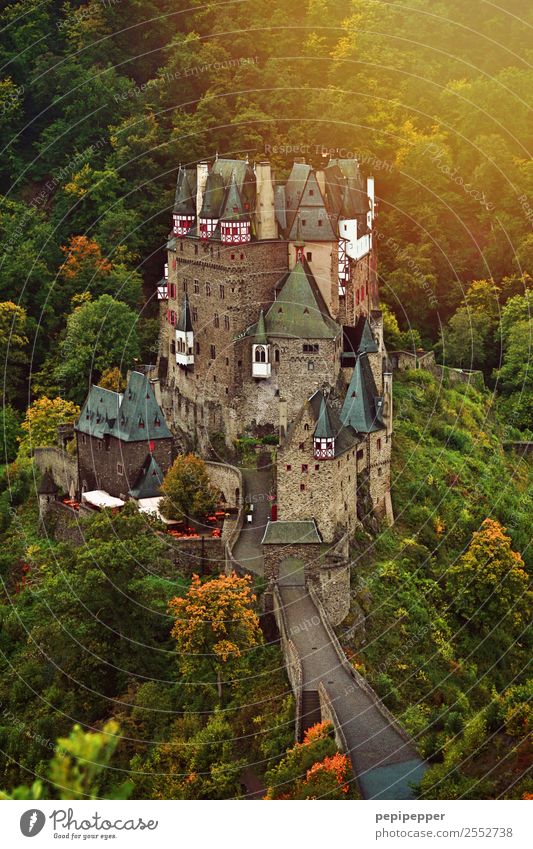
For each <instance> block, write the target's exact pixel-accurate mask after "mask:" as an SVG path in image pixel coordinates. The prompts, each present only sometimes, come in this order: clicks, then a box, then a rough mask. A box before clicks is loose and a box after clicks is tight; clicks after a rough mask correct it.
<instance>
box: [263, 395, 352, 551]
mask: <svg viewBox="0 0 533 849" xmlns="http://www.w3.org/2000/svg"><path fill="white" fill-rule="evenodd" d="M306 426H307V429H306ZM314 427H315V425H314V422H312V420H311V416H310V414H309V411H308V410H307V409H305V410H304V411H303V413H302V415H301V416H300V417H299V418H298V419H297V420H296V422H295V423H294V426H293V429H292V431H291V433H290V439H289V440H288V442H286V443H285V445H284V447H283V448H281V449H280V451H279V453H278V469H277V488H278V519H282V520H283V521H290V520H298V519H315V521H316V523H317V525H318V529H319V531H320V533H321V535H322V539H323V540H324V542H332V541H333V540H334V539H335V537H336V536H337V534H338V531H339V529H342V530H343V531H345V530H348V531H350V532H353V531H354V530H355V528H356V526H357V510H356V505H357V495H356V493H357V461H356V446H354V447H353V448H351V449H350V450H349V451H346V452H345V453H344V454H342V455H341V456H340V457H337V458H335V459H333V460H315V458H314V456H313V431H314ZM300 446H302V447H300ZM305 466H306V467H307V470H305V469H304V468H303V467H305ZM302 487H303V489H302Z"/></svg>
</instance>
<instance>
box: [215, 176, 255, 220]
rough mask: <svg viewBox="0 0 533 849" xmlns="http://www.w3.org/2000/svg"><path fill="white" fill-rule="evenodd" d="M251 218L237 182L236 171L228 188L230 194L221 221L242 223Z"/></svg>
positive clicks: (227, 196)
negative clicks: (245, 207)
mask: <svg viewBox="0 0 533 849" xmlns="http://www.w3.org/2000/svg"><path fill="white" fill-rule="evenodd" d="M249 218H250V215H249V213H248V212H246V211H245V209H244V204H243V202H242V197H241V193H240V191H239V187H238V186H237V180H236V178H235V171H233V172H232V174H231V182H230V185H229V188H228V193H227V195H226V201H225V203H224V209H223V210H222V215H221V216H220V220H221V221H242V220H248V219H249Z"/></svg>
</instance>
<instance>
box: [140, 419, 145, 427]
mask: <svg viewBox="0 0 533 849" xmlns="http://www.w3.org/2000/svg"><path fill="white" fill-rule="evenodd" d="M139 427H142V428H144V422H143V420H142V419H139Z"/></svg>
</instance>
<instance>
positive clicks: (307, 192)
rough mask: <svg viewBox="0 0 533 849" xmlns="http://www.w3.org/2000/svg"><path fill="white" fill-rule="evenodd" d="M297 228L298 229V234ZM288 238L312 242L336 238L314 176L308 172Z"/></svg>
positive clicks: (311, 172)
mask: <svg viewBox="0 0 533 849" xmlns="http://www.w3.org/2000/svg"><path fill="white" fill-rule="evenodd" d="M298 226H299V228H300V230H299V232H298ZM288 238H289V239H291V240H293V239H295V238H302V239H304V240H305V239H307V240H308V241H309V240H311V241H314V242H321V241H324V242H331V241H333V240H334V239H335V238H336V235H335V232H334V229H333V226H332V220H331V215H329V214H328V211H327V209H326V204H325V201H324V198H323V196H322V191H321V189H320V186H319V184H318V180H317V178H316V174H315V172H314V171H310V172H309V174H308V175H307V180H306V181H305V185H304V187H303V191H302V194H301V196H300V202H299V204H298V209H297V211H296V215H295V216H293V219H292V223H291V227H290V229H289V234H288Z"/></svg>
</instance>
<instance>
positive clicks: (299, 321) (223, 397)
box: [157, 157, 393, 542]
mask: <svg viewBox="0 0 533 849" xmlns="http://www.w3.org/2000/svg"><path fill="white" fill-rule="evenodd" d="M375 215H376V207H375V199H374V183H373V179H372V178H367V179H366V180H365V179H364V178H363V176H362V174H361V172H360V170H359V167H358V164H357V161H356V160H354V159H334V160H331V161H330V162H329V163H328V165H327V166H326V167H325V168H323V169H322V170H317V169H315V168H313V167H311V165H309V164H306V163H305V162H303V161H296V162H295V163H294V165H293V167H292V170H291V172H290V174H289V176H288V179H287V181H286V182H285V183H277V182H276V181H275V179H274V176H273V174H272V170H271V166H270V163H269V162H265V161H263V162H257V163H256V164H255V165H251V164H250V163H249V162H248V160H240V159H222V158H218V157H217V158H216V160H215V161H214V162H212V163H208V162H200V163H198V165H197V166H196V167H180V169H179V173H178V178H177V185H176V195H175V204H174V211H173V228H172V233H171V234H170V237H169V240H168V244H167V250H168V262H167V264H166V266H165V275H164V278H163V279H162V280H161V281H160V283H159V285H158V287H157V296H158V299H159V302H160V309H161V312H160V342H159V356H158V364H157V367H158V375H159V380H160V386H161V403H162V409H163V411H164V413H165V415H166V418H167V421H168V422H170V423H171V426H174V427H175V428H177V429H180V430H181V431H183V432H184V433H185V434H188V435H189V436H190V437H191V438H194V439H195V442H196V445H197V446H198V449H199V451H200V453H207V452H208V451H209V447H210V442H211V439H212V437H213V436H214V435H215V434H217V435H220V434H223V435H224V438H225V439H226V441H227V442H228V444H231V443H232V442H233V440H235V439H236V438H237V437H238V436H239V435H242V434H243V433H245V432H246V433H251V434H256V435H265V434H267V433H274V432H278V431H279V440H280V442H279V449H278V451H277V462H276V466H277V469H276V471H277V474H276V478H277V479H276V496H277V519H278V520H279V521H282V522H295V521H298V522H299V521H305V520H309V519H313V520H314V522H315V523H316V527H317V528H318V531H319V533H320V536H321V539H322V540H323V541H324V542H333V541H334V540H335V539H337V538H339V536H342V534H343V533H346V532H347V531H353V530H354V529H355V527H356V526H357V524H358V522H359V520H360V517H358V497H359V500H361V497H362V494H363V493H364V497H365V500H366V501H367V502H368V500H369V503H370V508H371V510H372V512H374V513H375V514H376V515H379V516H386V517H388V519H389V521H392V518H393V516H392V505H391V500H390V453H391V438H392V375H391V373H390V372H389V370H388V368H387V355H386V351H385V347H384V344H383V323H382V316H381V313H380V311H379V297H378V284H377V272H376V255H375V250H374V246H373V239H372V231H373V226H374V219H375ZM359 507H360V505H359ZM359 513H361V510H359Z"/></svg>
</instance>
